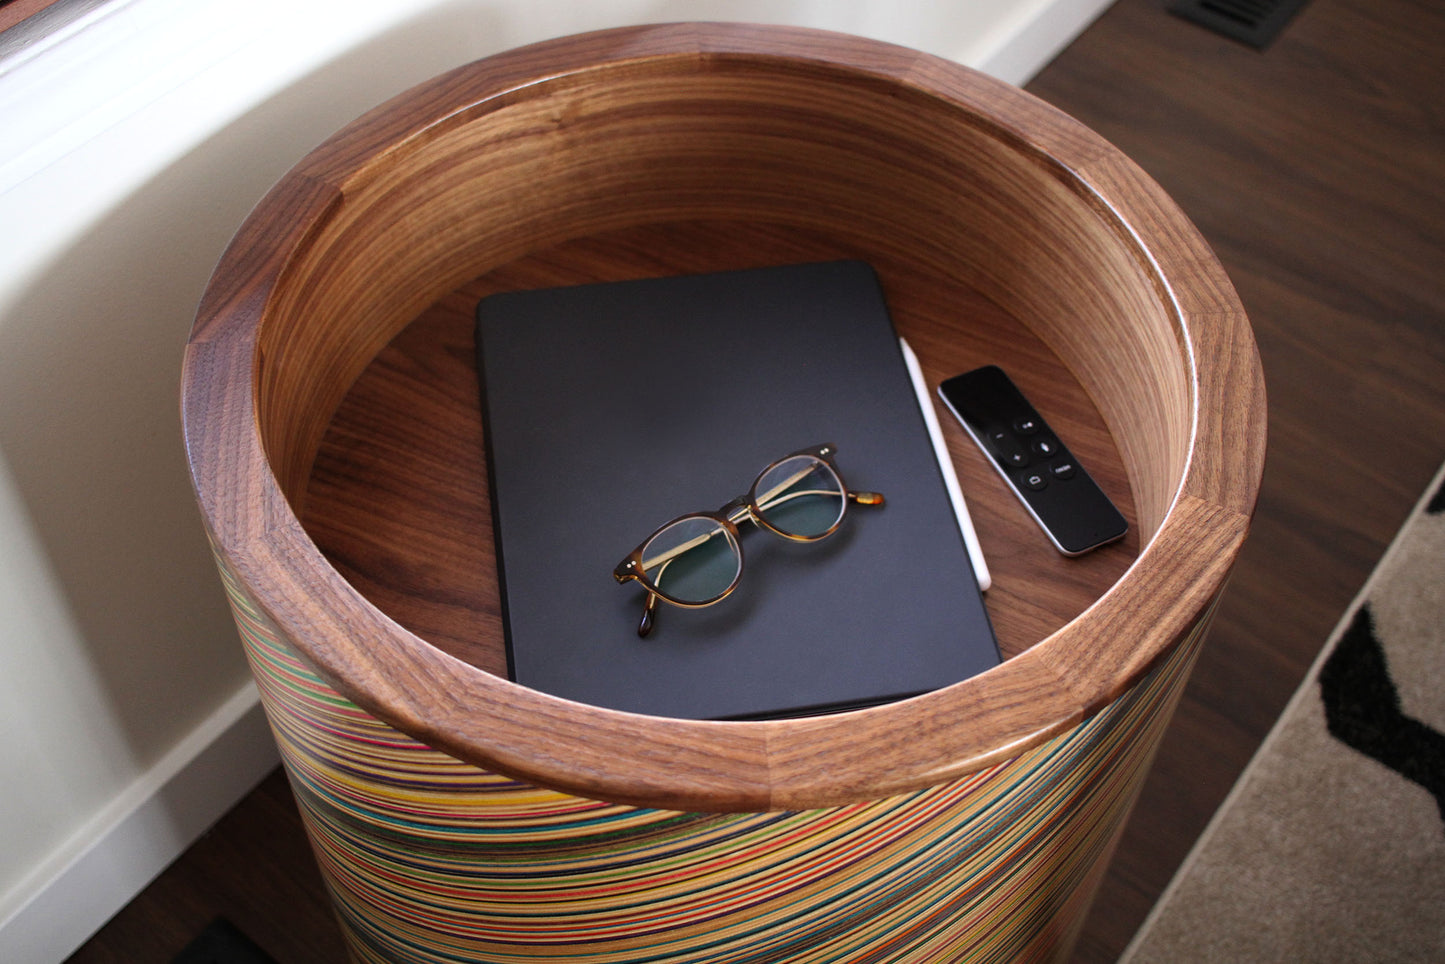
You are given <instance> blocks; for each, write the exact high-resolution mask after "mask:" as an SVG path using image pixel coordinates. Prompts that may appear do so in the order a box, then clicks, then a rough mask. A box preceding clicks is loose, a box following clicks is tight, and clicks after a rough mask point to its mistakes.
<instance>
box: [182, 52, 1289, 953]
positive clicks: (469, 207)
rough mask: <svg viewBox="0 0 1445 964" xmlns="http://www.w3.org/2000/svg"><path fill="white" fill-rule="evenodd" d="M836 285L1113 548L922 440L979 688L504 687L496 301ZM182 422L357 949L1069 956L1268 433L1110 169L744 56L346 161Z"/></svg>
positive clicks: (237, 279)
mask: <svg viewBox="0 0 1445 964" xmlns="http://www.w3.org/2000/svg"><path fill="white" fill-rule="evenodd" d="M834 257H849V258H861V259H863V260H866V261H868V262H869V263H870V264H872V265H873V266H874V268H875V269H876V270H877V272H878V274H879V276H880V278H881V280H882V282H883V285H884V289H885V294H886V296H887V299H888V302H889V306H890V309H891V311H892V312H893V315H894V318H895V321H896V324H897V327H898V329H899V332H900V333H901V334H902V335H903V336H904V337H906V338H907V339H908V340H909V342H910V344H911V345H912V346H913V347H914V349H915V350H916V352H917V354H918V355H919V358H920V360H921V363H922V367H923V370H924V373H925V376H926V378H927V379H928V381H929V382H930V385H936V384H937V382H938V381H939V380H940V379H941V378H943V377H946V376H947V375H950V374H953V373H956V372H958V371H962V370H965V369H967V368H972V367H976V366H978V365H982V364H988V363H997V364H1000V365H1002V366H1003V367H1005V368H1006V369H1008V370H1009V371H1010V372H1011V373H1012V374H1013V375H1014V377H1015V379H1016V381H1018V382H1019V383H1020V385H1021V387H1022V388H1023V390H1024V391H1025V393H1027V394H1028V395H1029V396H1030V397H1031V398H1032V399H1033V401H1034V402H1035V404H1036V405H1037V406H1038V408H1039V409H1040V410H1041V411H1042V412H1043V413H1044V414H1045V417H1046V418H1048V419H1049V421H1050V422H1051V423H1052V424H1053V425H1054V427H1055V428H1057V429H1058V431H1059V432H1060V434H1061V435H1062V436H1063V437H1064V438H1066V439H1067V440H1068V441H1069V444H1070V446H1071V447H1072V448H1073V449H1074V451H1075V452H1076V453H1077V454H1078V456H1079V457H1080V459H1081V460H1082V461H1083V462H1084V463H1085V464H1087V465H1088V466H1090V468H1091V470H1092V471H1093V473H1094V474H1095V476H1096V477H1097V478H1098V479H1099V481H1100V482H1101V484H1102V486H1103V487H1104V488H1105V490H1106V491H1107V492H1109V494H1110V495H1111V496H1113V497H1114V499H1115V501H1116V502H1117V503H1118V504H1119V505H1120V507H1121V508H1122V509H1123V511H1124V512H1125V514H1126V516H1127V517H1128V518H1129V521H1130V523H1131V534H1130V536H1129V537H1128V538H1127V539H1126V540H1125V541H1124V542H1122V543H1119V544H1116V545H1113V546H1110V547H1106V548H1105V549H1102V550H1100V551H1097V552H1095V553H1091V554H1090V555H1088V556H1086V557H1083V558H1080V559H1065V558H1063V557H1061V556H1059V555H1058V554H1057V553H1056V552H1055V551H1054V550H1053V549H1052V548H1051V547H1050V546H1049V545H1048V543H1047V541H1046V540H1045V539H1044V537H1043V535H1042V534H1041V533H1040V532H1039V531H1038V530H1037V528H1036V527H1035V526H1034V524H1033V523H1032V521H1031V520H1030V519H1029V518H1028V517H1027V515H1026V514H1025V513H1024V510H1023V508H1022V507H1021V506H1020V505H1019V504H1018V503H1017V502H1016V501H1014V500H1013V498H1012V496H1011V495H1010V494H1009V493H1008V492H1007V491H1006V490H1005V488H1004V486H1003V483H1002V482H1001V481H1000V480H999V479H997V478H996V477H995V476H994V474H993V473H992V471H991V470H990V469H989V468H988V466H987V465H985V463H984V462H983V460H982V457H981V456H980V455H979V454H978V453H977V452H976V451H975V450H974V449H973V447H972V446H971V444H970V443H968V442H967V441H966V439H965V437H964V435H963V432H962V431H961V430H960V429H958V428H957V426H955V425H952V424H946V425H945V429H946V432H947V434H948V445H949V449H950V453H951V454H952V456H953V458H954V461H955V465H956V468H957V470H958V473H959V475H960V477H961V479H962V482H963V487H964V489H965V491H966V493H967V495H968V498H969V502H970V507H971V509H972V511H973V515H974V519H975V522H976V524H977V527H978V530H979V537H980V541H981V542H982V544H983V549H984V552H985V554H986V555H987V556H988V559H989V563H990V568H991V570H992V573H993V581H994V582H993V588H992V589H991V590H990V591H989V593H988V595H987V604H988V608H989V612H990V617H991V618H992V620H993V622H994V624H995V629H996V631H997V635H998V637H999V642H1000V647H1001V649H1002V651H1003V655H1004V656H1005V657H1006V658H1005V660H1004V662H1003V663H1002V664H1001V665H999V666H998V667H997V668H995V669H993V670H990V671H988V672H986V673H983V674H981V675H979V676H976V677H974V678H972V679H968V680H964V681H961V682H959V683H957V684H956V685H953V686H949V687H946V688H943V689H940V690H937V691H935V692H932V693H928V694H925V695H923V696H919V697H916V698H913V699H909V700H903V701H899V702H895V703H890V704H887V705H884V706H880V707H875V708H872V709H867V710H861V711H856V712H849V713H840V714H834V715H831V716H821V717H813V718H807V719H790V720H773V721H766V722H708V721H696V720H675V719H662V718H653V717H645V716H637V715H631V714H626V713H621V712H617V711H612V710H607V709H602V708H598V707H593V706H587V705H582V704H578V703H572V702H568V701H565V700H562V699H558V698H556V697H552V696H549V695H547V694H545V693H540V692H536V691H533V690H530V689H527V688H524V687H521V686H518V685H516V684H513V683H511V682H509V681H508V680H507V679H506V678H505V659H504V651H503V632H502V622H501V615H500V606H499V599H498V592H497V570H496V559H495V553H494V551H493V539H492V531H491V515H490V507H489V499H488V493H487V472H486V464H485V445H484V440H483V437H482V420H481V415H480V406H479V402H478V387H477V377H476V372H475V367H474V365H473V360H472V354H473V345H472V327H471V320H472V309H473V307H474V306H475V304H476V301H477V299H478V298H480V297H482V296H483V295H485V294H488V293H492V292H495V291H500V290H506V289H512V288H524V287H542V286H548V285H560V284H572V283H580V282H590V281H604V280H617V279H625V278H638V277H649V276H658V275H668V274H678V273H686V272H701V271H713V270H722V269H728V268H741V267H751V266H760V265H768V264H786V263H794V262H803V261H813V260H822V259H825V258H834ZM183 408H184V422H185V430H186V444H187V448H188V453H189V457H190V465H191V469H192V473H193V478H194V481H195V485H196V490H197V494H198V498H199V501H200V505H201V508H202V511H203V515H204V517H205V521H206V524H207V526H208V530H209V533H210V536H211V539H212V543H213V545H214V548H215V554H216V559H217V564H218V566H219V569H220V572H221V575H222V579H223V581H224V583H225V585H226V588H227V591H228V592H229V594H230V598H231V600H232V603H233V608H234V610H235V614H236V619H237V624H238V626H239V627H240V629H241V635H242V639H243V642H244V645H245V647H246V650H247V653H248V656H249V658H250V660H251V665H252V668H253V672H254V675H255V678H256V681H257V684H258V686H259V688H260V690H261V694H262V700H263V703H264V705H265V708H266V712H267V714H268V718H269V719H270V721H271V725H272V727H273V730H274V732H275V735H276V739H277V741H278V743H279V745H280V747H281V750H282V756H283V759H284V760H285V763H286V767H287V771H288V774H289V776H290V779H291V783H292V787H293V790H294V792H295V794H296V798H297V801H298V803H299V805H300V808H301V812H302V815H303V817H304V819H305V821H306V824H307V827H308V830H309V832H310V834H311V838H312V842H313V844H314V847H315V850H316V855H317V859H318V861H319V863H320V865H321V869H322V872H323V875H324V876H325V878H326V880H327V882H328V885H329V887H330V890H331V895H332V897H333V900H334V902H335V906H336V908H337V911H338V915H339V917H340V919H341V921H342V924H343V928H344V930H345V931H346V933H347V936H348V940H349V941H350V950H351V953H352V955H353V957H354V958H355V959H356V960H358V961H409V962H410V961H438V962H440V961H478V962H481V961H487V962H496V961H521V960H535V959H539V958H541V959H548V960H565V961H577V962H603V961H608V962H612V961H637V962H641V961H668V962H680V961H695V962H703V961H708V962H713V961H954V960H971V959H974V958H975V957H977V958H979V959H1008V960H1013V959H1020V958H1025V957H1028V958H1032V957H1041V958H1042V957H1063V956H1065V955H1066V954H1067V952H1068V948H1069V947H1070V944H1071V941H1072V936H1073V934H1074V932H1075V930H1076V928H1077V926H1078V925H1079V923H1080V922H1081V920H1082V917H1083V913H1084V910H1085V909H1086V907H1087V904H1088V900H1089V898H1090V895H1091V894H1092V892H1093V889H1094V886H1095V884H1096V882H1097V880H1098V878H1099V876H1100V874H1101V873H1102V871H1103V868H1104V866H1105V863H1106V861H1107V858H1108V855H1109V852H1110V849H1111V846H1112V843H1113V841H1114V839H1115V837H1116V835H1117V833H1118V831H1119V830H1120V828H1121V826H1122V824H1123V821H1124V819H1125V816H1126V815H1127V813H1128V810H1129V806H1130V804H1131V802H1132V800H1133V797H1134V794H1135V792H1136V791H1137V789H1138V787H1139V785H1140V783H1141V782H1142V779H1143V776H1144V773H1145V770H1146V768H1147V766H1148V763H1149V760H1150V757H1151V755H1152V753H1153V750H1154V748H1155V746H1156V744H1157V741H1158V739H1159V736H1160V734H1161V733H1162V731H1163V729H1164V727H1165V725H1166V723H1167V721H1168V719H1169V716H1170V713H1171V711H1172V708H1173V705H1174V702H1175V700H1176V698H1177V697H1178V694H1179V693H1180V691H1181V689H1182V687H1183V682H1184V680H1185V678H1186V677H1187V674H1188V671H1189V668H1190V666H1191V663H1192V660H1193V657H1194V655H1195V653H1196V651H1197V648H1198V646H1199V645H1200V642H1201V637H1202V635H1203V632H1204V630H1205V628H1206V625H1207V623H1208V620H1209V616H1210V613H1211V611H1212V609H1213V605H1214V603H1215V601H1216V600H1217V599H1218V598H1219V595H1220V593H1221V592H1222V590H1223V587H1224V583H1225V580H1226V577H1227V575H1228V573H1229V570H1230V567H1231V565H1232V563H1233V561H1234V559H1235V556H1236V555H1237V553H1238V551H1239V548H1240V545H1241V543H1242V541H1243V539H1244V536H1245V533H1246V530H1247V527H1248V523H1249V518H1250V515H1251V512H1252V510H1253V505H1254V500H1255V497H1256V494H1257V491H1258V486H1259V481H1260V473H1261V469H1262V465H1263V457H1264V437H1265V425H1264V419H1265V415H1264V412H1265V406H1264V389H1263V381H1262V376H1261V373H1260V368H1259V361H1258V357H1257V355H1256V352H1255V349H1254V343H1253V339H1252V335H1251V333H1250V330H1249V326H1248V323H1247V321H1246V319H1245V316H1244V313H1243V310H1242V309H1241V307H1240V305H1239V302H1238V300H1237V298H1236V297H1235V294H1234V292H1233V289H1232V287H1231V286H1230V284H1229V281H1228V279H1227V278H1226V277H1225V276H1224V274H1223V271H1222V269H1221V268H1220V266H1219V264H1218V262H1217V261H1216V259H1215V258H1214V256H1213V254H1212V253H1211V252H1210V251H1209V249H1208V247H1207V246H1206V245H1205V243H1204V242H1203V240H1202V239H1201V238H1200V237H1199V235H1198V233H1197V232H1196V231H1195V230H1194V228H1193V227H1192V225H1190V224H1189V222H1188V221H1187V219H1186V218H1185V217H1184V216H1183V215H1182V214H1181V213H1180V212H1179V210H1178V209H1177V208H1176V207H1175V206H1174V204H1173V203H1172V202H1171V201H1170V200H1169V199H1168V197H1166V196H1165V195H1164V193H1163V192H1162V191H1161V190H1160V189H1159V187H1158V186H1157V185H1155V184H1154V183H1153V182H1152V181H1151V180H1150V179H1149V178H1148V177H1147V176H1146V175H1144V174H1143V173H1142V172H1141V171H1139V169H1138V168H1137V167H1136V166H1135V165H1134V164H1132V163H1131V162H1130V161H1129V160H1128V159H1127V158H1125V157H1123V156H1122V155H1121V154H1120V153H1119V152H1118V151H1117V150H1115V149H1114V148H1113V147H1111V146H1110V145H1109V144H1108V143H1106V142H1105V141H1103V140H1102V139H1101V138H1099V137H1098V136H1097V135H1095V134H1093V133H1092V132H1091V131H1089V130H1088V129H1086V128H1084V127H1083V126H1081V125H1080V124H1078V123H1077V122H1075V121H1073V120H1071V119H1070V118H1068V117H1066V116H1064V115H1062V114H1061V113H1059V112H1058V111H1055V110H1053V109H1051V108H1050V107H1048V106H1047V105H1045V104H1043V103H1041V102H1039V101H1038V100H1036V99H1034V98H1032V97H1030V96H1028V95H1026V94H1024V93H1023V92H1021V91H1018V90H1017V89H1014V88H1012V87H1009V86H1007V85H1005V84H1002V83H1000V82H997V81H994V80H991V79H989V78H987V77H985V76H983V75H980V74H978V73H976V72H973V71H971V70H969V69H967V68H964V67H961V66H959V65H957V64H953V63H950V62H946V61H942V60H939V59H937V58H933V57H930V56H927V55H924V54H920V53H916V52H913V51H909V50H905V49H902V48H898V47H893V46H889V45H886V44H880V43H876V42H872V41H866V40H861V39H857V38H852V37H845V36H840V35H837V34H828V33H821V32H816V31H807V30H800V29H791V28H778V27H754V26H740V25H699V24H679V25H665V26H655V27H638V28H626V29H620V30H613V31H604V32H601V33H595V34H588V35H582V36H578V37H573V38H566V39H562V40H557V41H551V42H547V43H543V44H540V45H535V46H532V47H528V48H523V49H520V50H516V51H512V52H509V53H506V54H502V55H499V56H497V57H492V58H489V59H487V60H483V61H479V62H477V63H475V64H471V65H469V66H466V67H463V68H460V69H458V70H455V71H453V72H451V73H448V74H445V75H443V76H441V77H438V78H436V79H435V80H433V81H431V82H429V83H426V84H423V85H422V86H420V87H418V88H415V89H414V90H412V91H410V92H408V93H405V94H403V95H401V96H400V97H398V98H396V99H395V100H393V101H391V102H389V103H387V104H384V105H382V106H381V107H379V108H377V109H376V110H374V111H372V112H371V113H369V114H367V115H365V116H364V117H362V118H360V119H359V120H357V121H356V122H355V123H353V124H352V125H350V126H349V127H347V128H346V129H344V130H343V131H341V132H340V133H338V134H337V135H336V136H334V137H333V138H331V139H330V140H328V141H327V142H326V143H325V144H323V145H322V146H321V147H319V148H318V149H317V150H316V151H315V152H313V153H312V154H311V155H309V156H308V157H307V158H306V159H304V160H303V161H302V162H301V163H300V164H298V165H297V166H296V167H295V168H294V169H293V170H292V171H291V172H289V173H288V175H287V176H286V177H284V178H283V179H282V180H281V182H280V183H278V184H277V186H276V187H275V188H274V189H273V190H272V191H271V192H270V193H269V194H268V195H267V196H266V198H265V199H264V200H263V201H262V202H261V203H260V205H259V206H258V207H257V209H256V210H255V212H254V213H253V214H252V215H251V217H250V218H249V219H248V220H247V221H246V223H245V224H244V225H243V226H242V228H241V229H240V231H239V232H238V234H237V236H236V238H235V239H234V241H233V242H232V244H231V246H230V248H229V249H228V250H227V252H226V254H225V256H224V257H223V259H222V261H221V263H220V265H219V267H218V268H217V270H216V273H215V276H214V277H213V279H212V281H211V283H210V285H209V287H208V289H207V291H206V294H205V297H204V300H203V302H202V304H201V307H200V311H199V314H198V317H197V320H196V323H195V328H194V330H193V333H192V336H191V340H190V343H189V345H188V348H187V353H186V363H185V373H184V383H183ZM880 644H886V641H880Z"/></svg>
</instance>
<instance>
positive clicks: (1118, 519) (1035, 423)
mask: <svg viewBox="0 0 1445 964" xmlns="http://www.w3.org/2000/svg"><path fill="white" fill-rule="evenodd" d="M938 394H939V395H940V396H941V397H942V398H943V400H944V402H946V403H947V404H948V407H949V409H950V410H952V412H953V414H954V415H955V416H957V418H958V420H959V422H961V423H962V424H963V427H964V428H965V429H967V430H968V434H969V435H971V436H973V440H974V441H975V442H977V443H978V446H979V448H981V449H983V451H984V454H985V455H987V456H988V457H989V461H991V462H992V463H993V464H994V467H995V468H996V469H998V471H999V474H1000V475H1002V476H1003V477H1004V479H1005V480H1006V481H1007V482H1008V484H1009V487H1010V488H1012V489H1013V490H1014V494H1015V495H1017V496H1018V497H1019V500H1020V501H1021V502H1023V504H1024V506H1025V507H1026V508H1027V509H1028V510H1029V514H1030V515H1032V516H1033V517H1034V521H1036V522H1038V524H1039V525H1040V526H1041V527H1042V528H1043V530H1044V532H1045V533H1046V534H1047V535H1048V537H1049V540H1050V541H1051V542H1053V544H1054V546H1055V547H1056V548H1057V549H1058V550H1059V551H1060V552H1062V553H1063V554H1064V555H1066V556H1077V555H1081V554H1083V553H1085V552H1088V551H1089V550H1090V549H1094V548H1097V547H1098V546H1101V545H1104V544H1105V543H1107V542H1113V541H1114V540H1116V539H1121V538H1123V536H1124V533H1126V532H1127V531H1128V530H1129V523H1128V522H1126V521H1125V520H1124V516H1123V515H1122V514H1121V513H1120V512H1119V510H1118V509H1117V508H1115V506H1114V503H1113V502H1110V501H1109V497H1108V496H1107V495H1105V494H1104V490H1103V489H1100V488H1099V486H1098V484H1097V483H1096V482H1095V481H1094V480H1093V478H1091V477H1090V475H1089V473H1087V472H1085V471H1084V467H1083V466H1081V465H1080V464H1079V463H1078V460H1077V459H1075V458H1074V456H1073V455H1072V454H1070V452H1069V450H1068V449H1067V448H1065V447H1064V443H1063V442H1061V441H1059V437H1058V435H1056V434H1055V433H1054V432H1053V430H1051V429H1050V428H1049V426H1048V423H1046V422H1045V421H1044V420H1043V418H1041V417H1040V416H1039V413H1038V412H1037V411H1036V410H1035V409H1034V407H1033V406H1032V405H1030V404H1029V402H1028V399H1026V398H1024V396H1023V393H1022V392H1020V391H1019V390H1018V388H1016V387H1015V386H1014V383H1013V381H1012V380H1011V379H1010V378H1009V377H1008V376H1007V375H1005V374H1004V372H1003V369H1001V368H999V367H997V366H996V365H987V366H985V367H983V368H978V369H975V370H974V371H971V372H965V373H964V374H962V375H955V376H954V377H952V378H949V379H945V380H944V382H943V384H942V385H939V386H938Z"/></svg>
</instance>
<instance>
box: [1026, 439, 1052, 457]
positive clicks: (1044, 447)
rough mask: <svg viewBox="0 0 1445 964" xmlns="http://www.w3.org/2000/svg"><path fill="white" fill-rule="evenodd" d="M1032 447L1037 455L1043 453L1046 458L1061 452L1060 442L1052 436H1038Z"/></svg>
mask: <svg viewBox="0 0 1445 964" xmlns="http://www.w3.org/2000/svg"><path fill="white" fill-rule="evenodd" d="M1030 448H1032V449H1033V450H1034V454H1035V455H1042V456H1043V457H1044V458H1049V457H1050V456H1053V455H1058V454H1059V443H1058V442H1055V441H1054V440H1053V439H1051V438H1036V439H1034V442H1033V445H1031V446H1030Z"/></svg>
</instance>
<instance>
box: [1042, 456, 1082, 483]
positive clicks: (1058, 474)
mask: <svg viewBox="0 0 1445 964" xmlns="http://www.w3.org/2000/svg"><path fill="white" fill-rule="evenodd" d="M1076 471H1078V470H1077V469H1076V468H1075V467H1074V463H1073V462H1070V461H1067V460H1064V461H1060V462H1055V463H1054V464H1053V465H1050V466H1049V474H1050V475H1052V476H1053V477H1054V478H1056V479H1072V478H1073V477H1074V473H1075V472H1076Z"/></svg>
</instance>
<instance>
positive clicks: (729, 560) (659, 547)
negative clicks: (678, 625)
mask: <svg viewBox="0 0 1445 964" xmlns="http://www.w3.org/2000/svg"><path fill="white" fill-rule="evenodd" d="M742 562H743V558H742V553H741V552H739V551H738V546H737V543H736V542H735V541H734V540H733V537H732V533H730V532H728V530H727V529H726V528H724V527H723V525H722V524H721V523H719V522H718V521H717V520H716V519H709V518H706V517H704V516H688V517H687V518H684V519H679V520H677V521H676V522H674V523H672V524H671V525H669V526H667V527H666V528H664V529H663V530H662V531H661V532H658V533H657V534H656V535H654V536H653V537H652V538H651V539H649V540H648V541H647V545H645V546H643V547H642V569H643V572H644V573H645V575H646V576H647V579H648V580H649V581H650V582H651V583H652V584H653V585H654V586H656V587H657V588H658V589H659V590H660V591H662V592H665V593H667V594H668V595H669V596H671V597H672V598H674V599H677V600H679V601H681V602H684V603H694V604H701V603H706V602H710V601H711V600H714V599H717V598H718V597H719V596H721V595H722V594H723V593H725V592H727V590H728V587H729V586H731V585H732V584H733V583H734V582H735V581H736V580H737V578H738V573H739V571H740V570H741V569H742Z"/></svg>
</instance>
